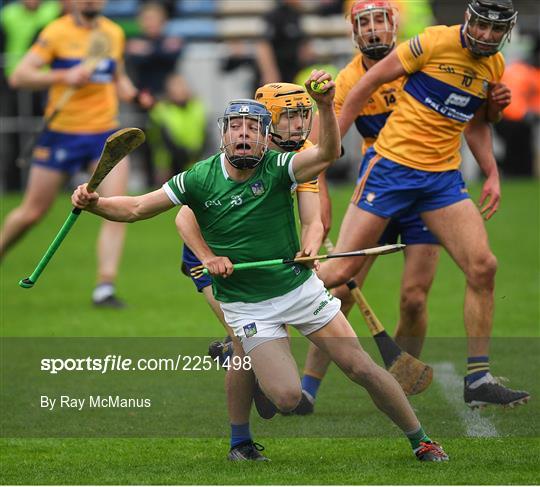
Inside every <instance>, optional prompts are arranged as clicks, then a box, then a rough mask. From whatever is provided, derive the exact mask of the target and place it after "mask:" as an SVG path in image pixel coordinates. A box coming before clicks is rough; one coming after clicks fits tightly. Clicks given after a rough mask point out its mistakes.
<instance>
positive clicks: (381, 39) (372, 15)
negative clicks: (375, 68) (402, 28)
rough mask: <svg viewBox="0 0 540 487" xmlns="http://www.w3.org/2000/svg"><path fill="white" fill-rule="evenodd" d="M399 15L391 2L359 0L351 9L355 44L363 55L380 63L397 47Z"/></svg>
mask: <svg viewBox="0 0 540 487" xmlns="http://www.w3.org/2000/svg"><path fill="white" fill-rule="evenodd" d="M398 20H399V13H398V10H397V8H395V7H394V6H393V5H392V4H391V3H390V2H388V1H383V0H372V1H370V0H357V1H356V2H354V3H353V5H352V7H351V22H352V27H353V33H352V37H353V43H354V44H355V46H356V47H357V48H358V49H360V51H361V52H362V54H364V55H365V56H367V57H368V58H370V59H373V60H375V61H378V60H380V59H382V58H384V57H385V56H386V55H388V54H389V53H390V51H391V50H392V49H393V48H394V46H395V45H396V37H397V30H398Z"/></svg>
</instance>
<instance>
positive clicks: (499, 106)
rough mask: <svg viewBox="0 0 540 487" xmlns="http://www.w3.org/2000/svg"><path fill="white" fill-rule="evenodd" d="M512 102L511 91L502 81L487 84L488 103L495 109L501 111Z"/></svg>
mask: <svg viewBox="0 0 540 487" xmlns="http://www.w3.org/2000/svg"><path fill="white" fill-rule="evenodd" d="M511 102H512V91H510V88H508V86H506V85H505V84H504V83H491V84H490V85H489V97H488V103H489V104H490V105H492V106H493V108H494V109H495V110H498V111H503V110H504V109H505V108H506V107H507V106H508V105H510V103H511Z"/></svg>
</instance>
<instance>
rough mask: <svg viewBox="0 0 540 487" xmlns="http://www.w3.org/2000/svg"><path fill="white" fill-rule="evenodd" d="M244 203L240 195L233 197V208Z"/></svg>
mask: <svg viewBox="0 0 540 487" xmlns="http://www.w3.org/2000/svg"><path fill="white" fill-rule="evenodd" d="M242 203H243V200H242V197H241V196H240V195H239V194H237V195H234V196H231V206H240V205H241V204H242Z"/></svg>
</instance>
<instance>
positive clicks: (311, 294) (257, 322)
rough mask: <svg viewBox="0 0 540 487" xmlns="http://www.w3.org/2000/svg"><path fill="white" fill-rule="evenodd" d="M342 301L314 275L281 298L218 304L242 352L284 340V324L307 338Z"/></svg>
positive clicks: (328, 320) (331, 317)
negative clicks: (268, 342)
mask: <svg viewBox="0 0 540 487" xmlns="http://www.w3.org/2000/svg"><path fill="white" fill-rule="evenodd" d="M340 307H341V301H340V300H339V299H338V298H336V297H335V296H332V295H331V294H330V293H329V292H328V291H327V290H326V288H325V287H324V284H323V282H322V281H321V280H320V279H319V278H318V277H317V276H316V275H315V274H313V275H312V276H311V277H310V278H309V279H308V280H307V281H306V282H304V284H302V285H301V286H298V287H297V288H296V289H293V290H292V291H289V292H288V293H287V294H285V295H283V296H278V297H276V298H272V299H267V300H265V301H261V302H259V303H243V302H235V303H221V309H222V310H223V313H224V315H225V321H226V322H227V323H228V325H229V326H230V327H231V328H232V329H233V331H234V334H235V335H236V336H237V337H238V338H239V339H240V341H241V342H242V346H243V348H244V352H245V353H249V352H250V351H251V350H253V349H254V348H255V347H256V346H258V345H260V344H261V343H264V342H267V341H270V340H276V339H278V338H286V337H287V330H286V328H285V325H290V326H294V327H295V328H296V329H297V330H298V331H299V332H300V333H301V334H302V335H304V336H307V335H310V334H311V333H313V332H315V331H317V330H319V329H321V328H322V327H323V326H325V325H326V324H327V323H328V322H330V321H331V320H332V319H333V318H334V317H335V316H336V315H337V313H338V312H339V310H340Z"/></svg>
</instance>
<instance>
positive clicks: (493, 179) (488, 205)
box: [478, 174, 501, 220]
mask: <svg viewBox="0 0 540 487" xmlns="http://www.w3.org/2000/svg"><path fill="white" fill-rule="evenodd" d="M500 202H501V183H500V181H499V175H498V174H495V175H494V176H490V177H488V178H487V179H486V182H485V183H484V186H483V187H482V194H481V195H480V201H479V202H478V204H479V205H480V208H481V209H480V213H482V215H484V218H485V219H486V220H489V219H490V218H491V217H492V216H493V215H494V214H495V212H496V211H497V210H498V209H499V204H500Z"/></svg>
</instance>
